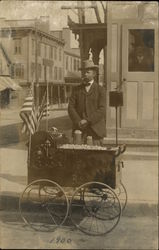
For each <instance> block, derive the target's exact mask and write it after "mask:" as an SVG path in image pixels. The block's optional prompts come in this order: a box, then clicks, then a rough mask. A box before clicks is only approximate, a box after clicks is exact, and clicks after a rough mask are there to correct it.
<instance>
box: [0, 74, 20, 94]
mask: <svg viewBox="0 0 159 250" xmlns="http://www.w3.org/2000/svg"><path fill="white" fill-rule="evenodd" d="M5 89H12V90H20V89H21V87H20V86H19V85H18V83H17V82H16V81H15V80H14V79H12V78H10V77H9V76H0V91H3V90H5Z"/></svg>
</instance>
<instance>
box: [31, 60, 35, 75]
mask: <svg viewBox="0 0 159 250" xmlns="http://www.w3.org/2000/svg"><path fill="white" fill-rule="evenodd" d="M34 75H35V63H33V62H32V63H31V77H32V78H33V77H34Z"/></svg>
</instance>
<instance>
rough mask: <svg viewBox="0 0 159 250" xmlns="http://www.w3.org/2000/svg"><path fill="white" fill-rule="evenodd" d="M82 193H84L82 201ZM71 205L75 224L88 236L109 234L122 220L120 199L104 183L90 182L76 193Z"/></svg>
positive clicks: (72, 218)
mask: <svg viewBox="0 0 159 250" xmlns="http://www.w3.org/2000/svg"><path fill="white" fill-rule="evenodd" d="M81 193H83V198H82V199H81ZM70 204H71V206H70V216H71V220H72V222H73V224H74V225H75V226H76V227H77V228H78V229H79V230H81V231H82V232H84V233H86V234H88V235H96V236H97V235H104V234H107V233H109V232H110V231H112V230H113V229H114V228H115V227H116V226H117V224H118V222H119V220H120V216H121V205H120V201H119V198H118V196H117V195H116V194H115V192H114V191H113V190H112V189H111V188H110V187H109V186H108V185H106V184H104V183H100V182H88V183H85V184H83V185H81V186H80V187H78V188H77V189H76V191H75V192H74V194H73V196H72V199H71V203H70Z"/></svg>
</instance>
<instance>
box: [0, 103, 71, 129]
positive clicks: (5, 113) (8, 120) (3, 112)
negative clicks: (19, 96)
mask: <svg viewBox="0 0 159 250" xmlns="http://www.w3.org/2000/svg"><path fill="white" fill-rule="evenodd" d="M20 109H21V107H18V108H6V109H0V127H1V126H7V125H11V124H17V123H22V119H21V118H20V116H19V113H20ZM66 115H67V106H66V105H63V106H60V107H59V110H58V106H57V105H53V106H51V107H50V112H49V117H48V119H53V118H57V117H61V116H66Z"/></svg>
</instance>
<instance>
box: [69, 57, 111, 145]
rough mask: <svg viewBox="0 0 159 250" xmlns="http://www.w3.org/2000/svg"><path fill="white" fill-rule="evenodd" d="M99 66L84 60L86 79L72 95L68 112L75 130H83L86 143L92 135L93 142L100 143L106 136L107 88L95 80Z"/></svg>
mask: <svg viewBox="0 0 159 250" xmlns="http://www.w3.org/2000/svg"><path fill="white" fill-rule="evenodd" d="M97 68H98V66H97V65H94V63H93V62H92V61H89V60H86V61H84V68H82V69H81V70H84V76H85V77H84V79H83V81H82V84H81V85H79V86H77V87H76V88H75V89H74V90H73V92H72V95H71V97H70V100H69V105H68V113H69V116H70V118H71V120H72V123H73V132H74V131H75V130H81V131H82V137H83V141H84V143H86V141H87V136H92V139H93V144H94V145H100V144H101V143H102V138H103V137H104V136H105V129H106V128H105V108H106V100H105V89H104V88H103V87H102V86H99V85H98V84H97V83H96V82H95V80H94V79H95V76H96V70H97Z"/></svg>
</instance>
